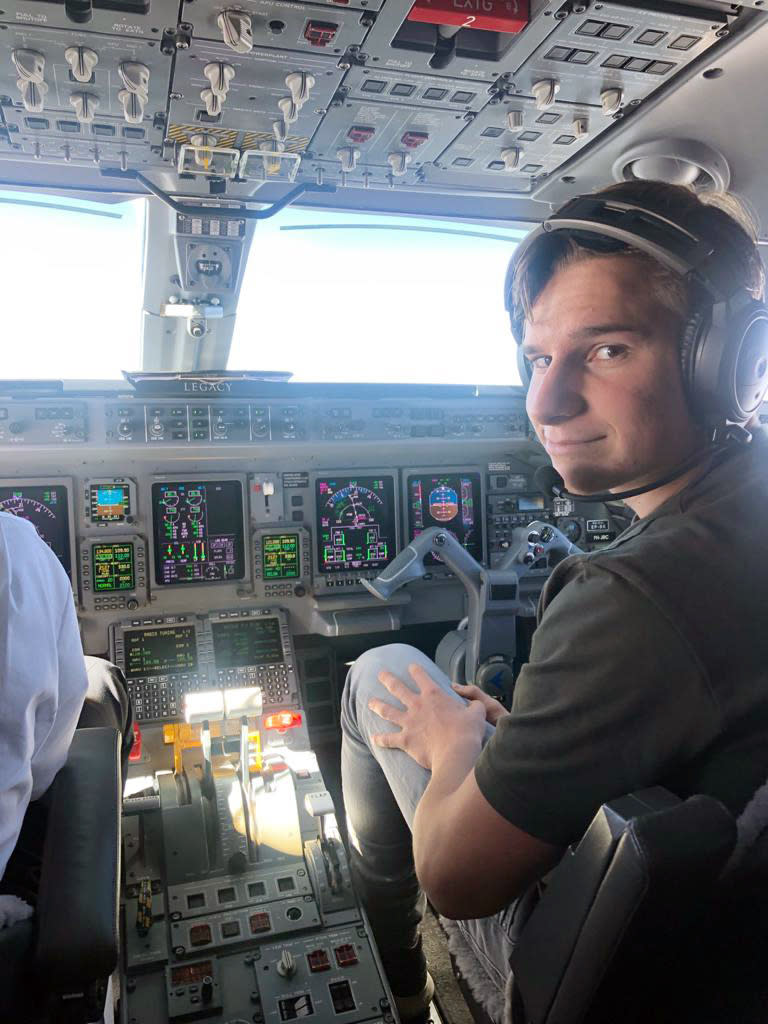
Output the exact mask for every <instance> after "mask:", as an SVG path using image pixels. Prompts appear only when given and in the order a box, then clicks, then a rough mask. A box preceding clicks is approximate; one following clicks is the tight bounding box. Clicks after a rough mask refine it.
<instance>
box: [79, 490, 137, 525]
mask: <svg viewBox="0 0 768 1024" xmlns="http://www.w3.org/2000/svg"><path fill="white" fill-rule="evenodd" d="M88 507H89V510H90V516H91V522H92V523H95V524H97V525H98V524H103V523H123V522H125V520H126V518H127V517H128V516H129V515H131V489H130V487H129V486H128V484H118V483H104V484H90V485H89V487H88Z"/></svg>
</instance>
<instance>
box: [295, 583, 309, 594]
mask: <svg viewBox="0 0 768 1024" xmlns="http://www.w3.org/2000/svg"><path fill="white" fill-rule="evenodd" d="M293 592H294V594H295V595H296V597H304V595H305V594H306V592H307V588H306V587H305V586H304V584H303V583H297V584H296V586H295V587H294V588H293Z"/></svg>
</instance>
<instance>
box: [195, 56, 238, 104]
mask: <svg viewBox="0 0 768 1024" xmlns="http://www.w3.org/2000/svg"><path fill="white" fill-rule="evenodd" d="M203 74H204V75H205V77H206V78H207V79H208V81H209V82H210V83H211V90H212V91H213V92H214V93H216V95H217V96H218V97H219V99H221V100H222V102H223V101H224V100H225V99H226V98H227V93H228V92H229V86H230V83H231V81H232V79H233V78H234V77H235V69H234V68H233V67H232V65H231V64H225V63H224V61H221V60H217V61H212V62H211V63H210V64H206V65H205V67H204V68H203Z"/></svg>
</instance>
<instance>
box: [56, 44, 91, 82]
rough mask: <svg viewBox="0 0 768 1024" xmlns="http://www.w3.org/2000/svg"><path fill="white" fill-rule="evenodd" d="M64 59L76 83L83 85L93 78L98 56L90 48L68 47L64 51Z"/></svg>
mask: <svg viewBox="0 0 768 1024" xmlns="http://www.w3.org/2000/svg"><path fill="white" fill-rule="evenodd" d="M64 59H65V60H66V62H67V64H69V70H70V71H71V73H72V77H73V78H74V80H75V81H76V82H81V83H83V84H85V83H86V82H90V80H91V79H92V78H93V69H94V68H95V67H96V65H97V64H98V63H99V55H98V53H96V51H95V50H92V49H91V48H90V46H69V47H67V49H66V50H65V51H64Z"/></svg>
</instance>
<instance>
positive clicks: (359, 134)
mask: <svg viewBox="0 0 768 1024" xmlns="http://www.w3.org/2000/svg"><path fill="white" fill-rule="evenodd" d="M375 134H376V129H375V128H371V127H370V126H369V125H367V124H353V125H352V127H351V128H350V129H349V131H348V132H347V138H348V139H349V141H350V142H356V143H358V144H359V143H361V142H370V140H371V139H372V138H373V136H374V135H375Z"/></svg>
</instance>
